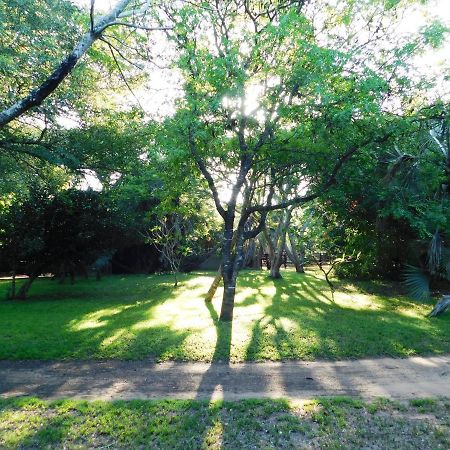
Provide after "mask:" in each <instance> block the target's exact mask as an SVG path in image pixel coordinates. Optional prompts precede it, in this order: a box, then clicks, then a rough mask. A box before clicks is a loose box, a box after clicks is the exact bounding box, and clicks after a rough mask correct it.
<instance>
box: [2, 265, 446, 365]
mask: <svg viewBox="0 0 450 450" xmlns="http://www.w3.org/2000/svg"><path fill="white" fill-rule="evenodd" d="M212 277H213V273H196V274H189V275H182V277H181V284H180V285H179V287H178V288H173V280H172V277H171V276H169V275H141V276H111V277H106V278H104V279H103V280H102V281H100V282H97V281H95V280H80V281H77V282H76V283H75V284H74V285H71V284H70V283H67V284H63V285H61V284H58V282H56V281H52V280H50V279H39V280H38V281H37V282H36V284H35V285H34V286H33V287H32V289H31V292H30V298H29V299H28V300H26V301H11V300H4V298H5V293H6V289H7V286H8V284H7V282H1V283H0V298H1V299H2V300H0V359H66V358H76V359H90V358H120V359H145V358H151V359H156V360H202V361H211V360H214V361H215V360H225V361H226V360H230V361H244V360H281V359H304V360H312V359H315V358H331V359H339V358H361V357H371V356H372V357H373V356H382V355H388V356H400V357H406V356H411V355H422V354H425V355H426V354H443V353H449V352H450V314H447V315H444V316H441V317H439V318H436V319H428V318H427V317H426V314H427V312H429V310H430V309H431V304H426V305H423V304H420V303H416V302H414V301H412V300H410V299H408V298H406V297H403V296H400V295H398V294H395V292H396V291H395V289H391V288H390V287H389V286H386V285H384V286H382V285H379V284H376V283H359V284H358V285H355V284H348V283H339V284H338V290H337V292H336V293H335V296H334V300H333V299H332V298H331V295H330V291H329V289H328V286H327V284H326V283H325V282H324V281H323V279H322V277H321V276H320V274H319V273H317V272H313V271H311V272H309V273H307V274H304V275H303V274H296V273H295V272H293V271H287V272H284V278H283V279H282V280H276V281H274V280H270V279H268V278H267V272H263V271H243V272H242V274H241V276H240V279H239V286H238V294H237V298H236V308H235V318H234V321H233V323H232V324H231V323H222V322H219V321H218V313H219V311H220V303H221V291H219V292H217V294H216V296H215V298H214V301H213V303H212V304H205V302H204V300H203V296H204V294H205V292H206V291H207V289H208V287H209V284H210V282H211V280H212ZM382 294H383V295H382Z"/></svg>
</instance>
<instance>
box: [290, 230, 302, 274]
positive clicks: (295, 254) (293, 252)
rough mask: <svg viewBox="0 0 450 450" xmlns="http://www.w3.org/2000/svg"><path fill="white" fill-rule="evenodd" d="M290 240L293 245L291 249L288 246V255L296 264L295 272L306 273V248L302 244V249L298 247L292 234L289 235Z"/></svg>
mask: <svg viewBox="0 0 450 450" xmlns="http://www.w3.org/2000/svg"><path fill="white" fill-rule="evenodd" d="M288 238H289V243H290V244H291V245H290V248H289V247H288V246H286V253H287V254H288V256H289V258H290V259H291V260H292V262H293V263H294V266H295V271H296V272H297V273H305V268H304V265H305V247H304V245H303V244H300V247H297V243H296V241H295V238H294V235H293V234H292V233H288ZM297 248H298V251H297Z"/></svg>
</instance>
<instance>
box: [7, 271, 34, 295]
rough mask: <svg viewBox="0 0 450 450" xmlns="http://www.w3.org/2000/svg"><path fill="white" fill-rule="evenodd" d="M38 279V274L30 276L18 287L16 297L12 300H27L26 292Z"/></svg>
mask: <svg viewBox="0 0 450 450" xmlns="http://www.w3.org/2000/svg"><path fill="white" fill-rule="evenodd" d="M37 277H38V274H32V275H30V277H29V278H28V279H27V280H26V281H25V283H23V284H22V286H20V289H19V290H18V291H17V295H16V296H15V297H13V298H15V299H17V300H25V299H26V298H27V294H28V291H29V290H30V287H31V285H32V284H33V281H34V280H35V279H36V278H37Z"/></svg>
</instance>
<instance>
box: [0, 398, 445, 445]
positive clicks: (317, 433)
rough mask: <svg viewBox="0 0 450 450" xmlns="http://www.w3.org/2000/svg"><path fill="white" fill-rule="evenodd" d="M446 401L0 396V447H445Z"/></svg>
mask: <svg viewBox="0 0 450 450" xmlns="http://www.w3.org/2000/svg"><path fill="white" fill-rule="evenodd" d="M449 417H450V402H449V401H448V400H444V399H441V400H432V399H417V400H412V401H410V402H409V403H398V402H392V401H388V400H385V399H379V400H376V401H374V402H372V403H364V402H362V401H360V400H354V399H349V398H334V399H318V400H313V401H305V402H298V403H289V402H287V401H284V400H243V401H239V402H201V401H191V400H189V401H188V400H183V401H179V400H173V401H142V400H140V401H137V400H136V401H127V402H125V401H120V402H100V401H96V402H86V401H75V400H59V401H53V402H45V401H41V400H39V399H36V398H19V399H11V400H0V448H8V449H15V448H24V449H27V448H40V449H45V448H51V449H54V448H64V449H79V448H112V449H116V448H117V449H119V448H120V449H122V448H123V449H129V448H142V449H145V448H149V449H150V448H151V449H198V448H205V449H206V448H208V449H214V448H217V449H218V448H228V449H236V448H240V449H261V448H267V449H269V448H296V449H301V448H304V449H310V448H311V449H323V448H395V449H418V448H420V449H422V450H425V449H441V448H442V449H448V448H449V446H450V419H449Z"/></svg>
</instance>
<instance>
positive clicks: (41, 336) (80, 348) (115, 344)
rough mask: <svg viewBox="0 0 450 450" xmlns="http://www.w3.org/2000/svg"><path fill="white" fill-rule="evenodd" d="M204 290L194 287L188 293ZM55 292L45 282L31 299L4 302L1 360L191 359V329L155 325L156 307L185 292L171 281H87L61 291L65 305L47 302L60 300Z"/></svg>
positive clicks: (137, 279) (143, 279)
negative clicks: (185, 350)
mask: <svg viewBox="0 0 450 450" xmlns="http://www.w3.org/2000/svg"><path fill="white" fill-rule="evenodd" d="M122 286H123V287H122ZM200 286H201V284H195V283H190V284H189V287H188V289H195V288H198V287H200ZM58 288H59V286H58ZM75 288H76V289H78V291H75V292H73V289H75ZM180 288H181V289H183V287H182V286H180ZM52 289H54V284H53V283H52V282H51V281H48V280H45V281H44V282H43V284H42V282H41V283H39V285H38V293H37V295H33V296H32V297H31V298H30V299H29V300H26V301H24V302H20V303H14V302H9V301H8V302H1V303H2V304H1V305H0V306H1V309H2V311H3V314H2V316H3V317H2V319H1V322H2V323H3V325H2V326H1V330H0V343H1V345H0V358H5V359H8V358H9V359H11V358H12V359H60V358H77V359H88V358H105V357H110V358H122V359H142V358H143V357H144V358H155V359H157V358H163V359H167V358H169V359H170V358H172V359H173V358H179V359H183V357H185V355H184V353H183V349H182V343H183V341H184V340H185V339H186V338H187V337H188V335H189V333H190V331H189V330H188V329H186V330H183V329H182V330H179V329H178V330H177V329H175V328H174V327H173V326H171V323H170V322H166V323H156V322H155V317H154V311H155V308H156V307H157V306H158V305H161V304H162V303H164V302H167V301H168V300H171V299H172V298H174V296H176V295H178V293H177V292H179V291H174V289H173V288H172V286H171V283H168V282H167V280H166V279H165V278H161V279H160V280H158V279H156V280H152V281H151V283H148V282H147V277H135V278H131V279H128V280H127V281H126V282H124V283H123V285H122V280H121V279H119V278H118V277H116V278H112V279H109V280H108V283H106V284H103V281H101V282H99V283H97V282H95V281H90V282H83V283H80V286H77V285H75V287H74V288H72V287H71V286H63V287H61V288H59V289H58V291H59V292H58V294H57V295H58V300H59V301H55V300H56V299H54V298H51V299H50V300H44V298H45V299H48V294H49V293H51V294H53V296H56V294H55V293H54V292H52ZM48 291H50V292H48ZM181 292H182V291H181ZM88 296H89V297H90V298H81V297H88ZM21 310H23V312H24V314H21V313H20V311H21ZM151 320H153V322H149V321H151ZM28 324H29V326H28ZM17 330H22V333H21V334H18V331H17ZM43 355H45V356H43Z"/></svg>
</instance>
